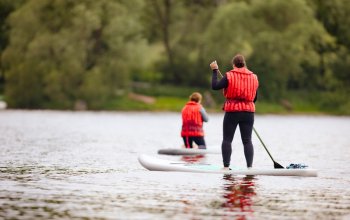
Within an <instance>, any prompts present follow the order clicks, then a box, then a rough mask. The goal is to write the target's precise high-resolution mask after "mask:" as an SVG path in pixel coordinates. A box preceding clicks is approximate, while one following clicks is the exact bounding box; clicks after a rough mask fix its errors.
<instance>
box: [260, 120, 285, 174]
mask: <svg viewBox="0 0 350 220" xmlns="http://www.w3.org/2000/svg"><path fill="white" fill-rule="evenodd" d="M253 130H254V133H255V134H256V136H258V138H259V140H260V142H261V144H262V145H263V146H264V148H265V150H266V152H267V153H268V154H269V156H270V158H271V160H272V161H273V166H274V168H275V169H284V167H283V166H282V165H281V164H279V163H277V162H276V161H275V160H274V159H273V158H272V156H271V154H270V152H269V150H268V149H267V147H266V146H265V144H264V142H263V141H262V140H261V138H260V136H259V134H258V132H257V131H256V130H255V128H254V127H253Z"/></svg>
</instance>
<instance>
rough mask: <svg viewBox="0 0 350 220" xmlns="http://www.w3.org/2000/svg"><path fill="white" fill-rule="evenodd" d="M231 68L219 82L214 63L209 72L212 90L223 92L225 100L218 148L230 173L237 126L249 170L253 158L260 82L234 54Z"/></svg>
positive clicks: (243, 60) (216, 66)
mask: <svg viewBox="0 0 350 220" xmlns="http://www.w3.org/2000/svg"><path fill="white" fill-rule="evenodd" d="M232 65H233V69H232V70H231V71H229V72H227V73H226V74H225V76H223V78H222V79H221V80H220V81H218V79H217V76H218V73H220V71H219V66H218V64H217V63H216V61H214V62H212V63H211V64H210V68H211V69H212V70H213V75H212V81H211V86H212V89H213V90H220V89H224V96H225V97H226V101H225V103H224V106H223V110H224V111H225V116H224V122H223V140H222V145H221V151H222V159H223V163H224V169H229V166H230V160H231V153H232V147H231V143H232V140H233V136H234V134H235V131H236V128H237V125H239V129H240V132H241V138H242V142H243V145H244V155H245V159H246V162H247V167H248V168H251V167H252V165H253V156H254V148H253V144H252V130H253V124H254V112H255V101H256V99H257V89H258V86H259V82H258V78H257V76H256V75H255V74H254V73H253V72H252V71H250V70H249V69H248V68H247V67H246V63H245V59H244V57H243V56H242V55H240V54H237V55H236V56H235V57H234V58H233V60H232Z"/></svg>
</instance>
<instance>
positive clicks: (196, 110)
mask: <svg viewBox="0 0 350 220" xmlns="http://www.w3.org/2000/svg"><path fill="white" fill-rule="evenodd" d="M201 101H202V95H201V94H200V93H199V92H194V93H192V94H191V95H190V99H189V101H188V102H187V103H186V105H185V106H184V107H183V109H182V111H181V113H182V130H181V137H182V138H183V141H184V144H185V147H186V148H193V145H192V143H193V142H194V143H196V144H197V146H198V148H199V149H206V145H205V141H204V131H203V121H204V122H208V120H209V118H208V115H207V113H206V111H205V109H204V107H203V106H202V105H201V104H200V103H201Z"/></svg>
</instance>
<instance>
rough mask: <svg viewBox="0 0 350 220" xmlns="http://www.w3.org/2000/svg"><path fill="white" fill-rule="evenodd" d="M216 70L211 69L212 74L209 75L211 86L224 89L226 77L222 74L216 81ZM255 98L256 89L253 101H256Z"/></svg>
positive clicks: (256, 96)
mask: <svg viewBox="0 0 350 220" xmlns="http://www.w3.org/2000/svg"><path fill="white" fill-rule="evenodd" d="M218 72H219V70H213V75H212V77H211V88H212V89H213V90H220V89H225V88H227V86H228V79H227V77H226V75H225V76H223V77H222V79H221V80H220V81H218ZM257 99H258V90H256V93H255V98H254V101H253V102H256V100H257Z"/></svg>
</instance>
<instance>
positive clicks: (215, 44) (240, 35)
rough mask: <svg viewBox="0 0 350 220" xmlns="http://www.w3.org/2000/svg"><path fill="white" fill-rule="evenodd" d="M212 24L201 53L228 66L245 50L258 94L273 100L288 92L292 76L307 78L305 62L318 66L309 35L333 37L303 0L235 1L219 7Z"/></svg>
mask: <svg viewBox="0 0 350 220" xmlns="http://www.w3.org/2000/svg"><path fill="white" fill-rule="evenodd" d="M209 25H210V28H208V30H209V31H208V32H207V35H206V39H207V42H208V43H207V44H205V45H206V48H205V49H204V51H205V52H204V53H203V55H204V56H207V57H212V59H217V60H219V61H220V63H221V64H222V66H228V67H227V68H226V70H227V69H229V68H231V65H230V59H231V58H232V57H233V56H234V55H235V54H236V53H242V54H243V55H245V56H246V58H247V63H248V67H249V66H250V67H251V69H252V70H253V71H254V72H256V73H257V74H258V77H259V81H260V88H259V91H260V94H261V95H263V96H264V97H266V98H268V99H271V100H273V99H278V98H279V97H280V95H281V94H283V92H284V91H286V89H287V85H288V82H289V80H292V79H294V80H296V79H297V80H296V81H297V83H299V82H300V80H301V79H303V75H304V71H303V65H308V66H311V67H315V66H318V65H319V62H320V57H319V54H318V53H317V51H316V50H315V48H314V47H313V45H311V44H310V41H311V39H313V38H315V36H322V37H321V38H320V40H321V41H324V40H325V38H328V39H329V38H330V36H329V35H327V32H326V31H325V30H324V28H323V27H322V25H321V24H320V23H319V22H318V21H317V20H316V19H315V18H314V16H313V11H312V9H311V8H310V7H309V6H308V5H307V4H306V2H305V1H303V0H292V1H279V0H268V1H259V0H252V1H242V2H232V3H229V4H227V5H224V6H221V7H219V8H218V11H217V13H215V17H214V19H213V20H212V22H211V23H210V24H209ZM331 40H332V39H330V41H331ZM298 79H300V80H298Z"/></svg>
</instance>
